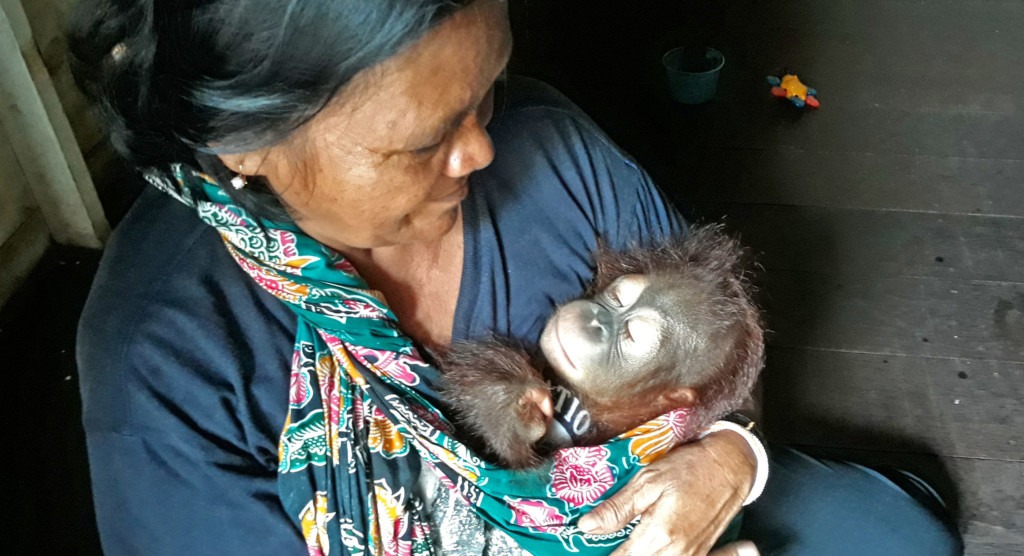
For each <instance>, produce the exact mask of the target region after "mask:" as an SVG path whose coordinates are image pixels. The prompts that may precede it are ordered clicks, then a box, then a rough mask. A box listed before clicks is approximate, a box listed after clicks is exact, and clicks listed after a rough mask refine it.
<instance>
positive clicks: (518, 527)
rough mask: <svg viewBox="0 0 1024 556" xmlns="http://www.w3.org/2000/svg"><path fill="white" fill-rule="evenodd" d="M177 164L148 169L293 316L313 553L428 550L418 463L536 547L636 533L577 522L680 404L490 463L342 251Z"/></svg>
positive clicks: (637, 464)
mask: <svg viewBox="0 0 1024 556" xmlns="http://www.w3.org/2000/svg"><path fill="white" fill-rule="evenodd" d="M172 172H173V175H174V177H175V178H176V179H175V180H173V181H172V180H168V179H166V178H163V177H161V174H159V173H156V172H151V173H149V174H147V179H148V181H150V182H151V183H152V184H154V185H155V186H157V187H158V188H160V189H162V190H164V191H165V192H167V193H169V194H170V195H172V196H173V197H175V198H176V199H177V200H179V201H181V202H182V203H185V204H186V205H188V206H190V207H192V208H193V209H195V210H196V212H197V213H198V215H199V218H200V219H202V221H203V222H205V223H206V224H208V225H210V226H213V227H214V228H216V230H217V231H218V232H219V233H220V236H221V238H222V239H223V240H224V245H225V246H226V248H227V250H228V252H229V253H230V254H231V256H232V257H233V258H234V260H235V261H236V262H237V263H238V265H239V266H240V267H241V268H242V270H244V271H245V273H246V274H248V275H249V276H250V277H251V278H252V279H253V280H255V281H256V283H257V284H259V285H260V287H262V288H263V289H264V290H266V291H267V292H269V293H271V294H273V295H274V296H275V297H276V298H278V299H279V300H281V301H282V302H284V303H285V304H287V305H288V307H289V308H291V309H292V311H294V312H295V314H296V315H297V316H298V331H297V333H296V337H295V350H294V355H293V358H292V364H291V388H290V391H289V395H288V404H289V406H288V418H287V421H286V422H285V424H284V428H283V430H282V432H281V438H280V445H279V451H280V464H279V467H278V473H279V480H278V486H279V494H280V498H281V502H282V504H283V506H284V509H285V511H287V513H288V515H289V516H291V518H292V519H293V520H294V521H295V524H296V525H297V526H298V527H299V528H300V529H301V531H302V534H303V536H304V537H305V539H306V543H307V545H308V550H309V554H311V555H317V556H333V555H377V554H387V555H403V556H404V555H421V554H433V553H434V548H433V546H432V543H431V538H430V530H429V523H430V521H429V519H428V516H426V515H424V513H425V512H424V510H423V504H422V502H421V500H420V499H419V497H418V496H417V494H416V492H415V485H416V484H417V480H418V478H419V474H420V471H421V469H422V468H423V466H424V465H425V466H426V468H427V469H429V471H430V472H433V473H436V476H437V477H438V479H439V480H440V482H441V483H442V484H443V485H445V486H447V487H448V488H449V489H451V491H452V492H453V493H455V494H456V495H458V496H459V497H461V498H462V499H463V500H465V501H466V503H467V504H469V505H470V506H471V507H472V508H473V509H474V511H476V512H477V514H478V515H479V516H480V517H481V518H483V519H484V520H486V521H487V522H489V523H491V524H492V525H493V526H495V527H497V528H499V529H500V530H502V531H504V532H505V533H507V534H508V535H510V536H511V537H512V538H513V539H515V541H516V542H518V543H519V545H520V546H522V547H523V548H524V549H526V550H527V551H529V552H532V553H534V554H550V553H560V552H563V551H566V552H579V553H584V554H607V553H609V552H611V551H612V550H613V549H614V548H615V546H617V545H618V544H620V543H621V542H622V541H624V540H625V538H626V537H628V536H629V533H630V531H631V530H632V527H633V525H630V526H628V527H626V528H625V529H623V530H621V531H618V532H616V533H612V534H608V535H587V534H584V533H582V532H581V531H580V530H579V529H578V528H576V527H575V525H574V524H575V523H576V521H577V520H578V519H579V517H580V516H581V515H582V514H583V513H585V512H586V511H587V510H589V509H590V508H592V507H593V506H595V505H596V504H597V503H598V502H600V501H601V500H604V499H605V498H607V497H608V496H610V495H611V494H613V493H614V492H615V491H616V490H617V489H618V488H619V487H620V486H622V485H623V484H625V482H626V481H628V480H629V478H630V477H632V476H633V475H634V474H635V473H636V472H637V471H638V470H639V469H640V468H641V467H643V466H644V465H647V464H648V463H650V462H651V461H653V460H655V459H656V458H658V457H659V456H661V455H662V454H664V453H665V452H667V451H668V450H669V449H671V448H672V447H673V446H674V445H675V444H677V443H678V442H679V439H680V437H681V435H682V434H683V428H684V427H685V422H686V413H685V412H681V411H680V412H673V413H670V414H668V415H664V416H662V417H660V418H658V419H656V420H654V421H651V422H649V423H647V424H645V425H643V426H641V427H639V428H637V429H635V430H632V431H629V432H627V433H625V434H623V435H621V436H619V437H617V438H615V439H612V440H611V441H609V442H607V443H605V444H603V445H601V446H591V447H579V448H566V449H563V450H559V451H558V452H556V453H555V454H554V456H553V458H551V459H550V460H549V461H547V463H546V464H544V465H543V466H542V467H540V468H539V469H535V470H525V471H510V470H506V469H502V468H501V467H499V466H496V465H493V464H490V463H487V462H485V461H483V460H481V459H480V458H479V457H478V456H477V455H476V454H474V453H473V452H472V451H471V450H469V449H468V448H467V447H466V446H465V445H463V444H462V443H461V442H459V441H458V440H457V439H456V438H455V437H454V436H452V433H453V428H452V425H451V424H450V422H449V421H448V420H447V419H446V418H445V416H444V415H442V414H441V412H440V411H439V410H438V407H439V406H440V405H441V404H440V402H439V400H438V396H437V392H436V390H435V386H436V385H437V383H438V376H439V375H438V371H437V369H435V368H434V367H433V366H431V365H430V364H429V363H427V362H426V361H425V360H424V359H423V358H422V357H421V356H420V354H419V353H418V352H417V350H416V348H415V347H414V346H413V343H412V341H411V340H410V339H409V338H408V337H406V336H405V335H403V334H402V332H401V331H400V330H399V327H398V322H397V321H396V318H395V315H394V314H393V313H392V312H391V310H390V309H388V307H387V305H386V304H385V302H384V300H383V299H382V298H381V296H380V295H379V294H378V293H377V292H375V291H373V290H370V289H369V288H368V287H367V284H366V282H365V281H363V279H362V278H360V277H359V274H358V273H357V272H356V271H355V269H354V268H352V266H351V265H350V264H349V263H348V262H347V261H346V260H345V258H344V257H342V256H341V255H340V254H339V253H337V252H336V251H334V250H332V249H330V248H328V247H326V246H324V245H321V244H320V243H318V242H317V241H315V240H313V239H312V238H310V237H309V236H307V235H305V234H304V233H302V231H301V230H300V229H299V228H297V227H296V226H295V225H293V224H282V223H274V222H267V221H263V222H261V223H258V222H257V221H256V220H255V219H254V218H253V217H252V216H250V215H249V214H247V213H246V212H245V211H244V210H242V209H241V208H240V207H238V206H237V205H235V204H233V203H232V202H231V200H230V199H229V197H228V196H227V195H226V194H225V193H224V191H223V190H222V189H221V187H220V186H218V185H217V184H216V183H215V182H214V180H213V179H212V178H210V177H208V176H206V175H204V174H200V173H198V172H195V171H193V170H191V169H189V168H188V167H186V166H182V165H175V166H173V167H172ZM259 224H262V228H261V226H260V225H259ZM634 524H635V523H634Z"/></svg>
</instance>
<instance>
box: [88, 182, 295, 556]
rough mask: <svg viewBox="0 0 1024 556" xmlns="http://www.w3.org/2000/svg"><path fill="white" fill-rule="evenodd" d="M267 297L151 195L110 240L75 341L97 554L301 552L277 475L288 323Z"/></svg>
mask: <svg viewBox="0 0 1024 556" xmlns="http://www.w3.org/2000/svg"><path fill="white" fill-rule="evenodd" d="M267 297H269V296H267V295H266V294H263V293H262V292H260V291H258V290H257V289H256V285H255V284H254V283H253V282H252V281H251V280H250V279H248V278H247V277H246V276H244V275H243V274H242V273H241V271H240V270H239V269H238V268H237V265H235V263H234V262H233V261H231V260H230V258H229V257H228V255H227V253H226V252H225V251H224V248H223V246H222V245H221V244H220V241H219V239H218V238H217V235H216V233H213V232H212V231H211V230H208V229H206V228H205V226H204V225H203V224H201V223H200V222H199V221H198V220H196V219H195V217H194V216H193V215H191V214H189V213H188V212H187V211H186V210H185V209H184V208H183V207H182V208H180V209H179V207H177V206H176V204H175V203H174V201H173V200H171V199H169V198H165V197H164V196H163V195H162V194H160V193H157V192H155V191H153V192H147V193H145V194H143V197H142V198H140V200H139V202H138V203H137V204H136V205H135V207H134V208H133V209H132V212H131V213H130V214H129V216H128V217H127V218H126V219H125V220H124V221H123V222H122V223H121V225H120V226H119V228H118V230H117V232H115V234H114V237H113V238H112V241H111V243H110V245H109V247H108V251H107V253H106V254H105V255H104V261H103V264H102V265H101V268H100V271H99V273H98V274H97V276H96V281H95V283H94V287H93V291H92V293H91V294H90V298H89V301H88V303H87V305H86V309H85V311H84V313H83V316H82V320H81V324H80V328H79V338H78V361H79V369H80V374H81V377H82V398H83V413H84V415H83V425H84V428H85V433H86V441H87V446H88V450H89V468H90V473H91V476H92V491H93V497H94V501H95V506H96V518H97V524H98V526H99V530H100V538H101V541H102V544H103V549H104V553H106V554H111V555H119V554H124V555H134V554H152V555H160V554H167V555H172V554H173V555H180V554H244V553H259V554H296V553H299V552H300V551H302V550H303V546H304V544H305V543H304V542H303V541H302V538H301V535H300V534H299V532H298V530H297V528H296V527H295V526H294V524H293V522H292V520H291V519H290V517H289V516H287V515H285V513H284V510H283V509H282V507H281V503H280V501H279V500H278V493H277V472H276V469H277V435H278V434H279V432H280V427H281V424H282V423H283V422H284V415H285V412H286V410H287V403H288V398H287V393H288V366H289V362H290V359H291V351H292V343H293V339H294V317H293V316H292V315H291V314H290V312H289V311H288V310H287V309H286V308H284V307H283V306H282V305H281V304H280V303H279V302H277V301H276V300H274V299H272V298H271V299H267ZM288 319H292V321H291V322H289V321H288Z"/></svg>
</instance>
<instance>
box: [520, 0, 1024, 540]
mask: <svg viewBox="0 0 1024 556" xmlns="http://www.w3.org/2000/svg"><path fill="white" fill-rule="evenodd" d="M512 5H513V8H514V12H513V13H514V15H515V16H516V17H515V20H514V25H516V27H515V31H516V35H517V41H518V42H517V45H516V48H517V59H516V62H517V64H518V67H517V68H516V69H519V70H522V71H524V72H526V73H530V74H534V75H538V76H541V77H543V78H544V79H545V80H547V81H549V82H551V83H553V84H555V85H556V86H558V87H559V88H561V89H562V90H563V91H565V92H566V93H567V94H568V95H569V96H570V97H572V98H573V99H574V100H576V101H577V102H578V103H579V104H580V105H581V106H583V107H584V109H586V110H587V111H588V112H589V113H590V114H591V115H592V116H594V118H595V119H596V120H597V121H598V122H599V123H600V124H601V125H602V126H603V127H604V128H605V129H606V130H607V131H608V132H609V134H610V135H611V136H612V137H613V138H614V139H615V140H616V141H617V142H619V143H620V144H621V145H622V146H623V147H624V148H626V149H627V150H628V151H631V152H632V153H633V154H635V155H636V156H637V157H638V158H639V159H640V161H641V162H642V163H643V164H644V165H645V166H646V167H647V168H648V169H649V170H650V171H651V173H652V174H653V175H654V177H655V179H656V180H657V181H658V182H659V183H660V184H661V185H662V187H663V188H664V189H665V190H666V191H667V192H668V193H669V195H670V196H672V197H673V199H674V200H675V201H676V202H677V203H678V204H679V206H680V207H681V208H683V210H684V211H685V212H686V213H687V214H689V215H691V216H692V217H695V218H698V219H701V218H702V219H713V218H719V217H722V216H724V217H726V219H727V222H728V224H729V226H730V227H731V228H732V229H733V230H735V231H737V232H739V233H741V234H742V238H743V239H744V240H745V242H746V243H748V244H749V245H751V246H752V247H754V248H755V250H757V251H758V252H760V253H761V256H760V261H761V263H762V264H763V266H764V268H765V273H764V278H763V280H762V292H763V296H764V300H765V302H764V303H765V306H766V308H767V310H768V315H769V322H770V326H771V328H772V330H773V333H772V335H771V342H770V344H771V347H770V350H769V363H768V369H767V371H766V375H765V400H766V408H765V409H766V421H767V426H768V429H769V433H770V435H771V437H772V438H773V439H775V440H781V441H785V442H789V443H793V444H797V445H801V446H805V447H807V448H808V449H810V450H817V451H822V452H827V453H838V454H840V455H843V456H844V457H848V458H854V459H859V460H863V461H868V462H878V461H891V462H897V463H900V464H902V465H906V466H909V467H910V468H912V469H914V470H916V471H918V472H919V473H922V474H924V475H926V476H928V477H929V478H930V479H932V480H933V481H936V482H938V483H939V484H940V486H941V487H942V490H943V491H944V492H945V493H946V495H947V496H949V497H950V498H951V499H952V500H953V502H954V504H955V505H956V506H957V508H956V511H957V513H958V514H959V520H960V523H961V525H962V531H963V532H964V535H965V537H966V541H967V547H968V554H999V555H1004V554H1024V494H1022V493H1024V435H1022V433H1021V430H1022V429H1024V401H1022V400H1024V70H1022V67H1024V65H1022V62H1024V2H1022V1H991V0H952V1H936V0H923V1H922V0H915V1H895V0H886V1H883V0H828V1H827V2H822V1H820V0H819V1H810V0H791V1H785V2H780V1H764V0H761V1H755V0H746V1H743V0H731V1H729V2H710V1H703V0H687V1H685V2H679V1H671V2H668V1H657V2H655V1H647V2H637V3H631V4H630V5H629V7H628V8H627V9H624V8H623V6H624V4H623V3H621V2H615V3H613V2H593V1H591V2H582V1H576V0H572V1H569V0H560V1H559V2H547V3H543V4H542V3H540V2H526V3H524V2H513V4H512ZM683 44H687V45H709V46H714V47H715V48H717V49H719V50H720V51H722V52H723V53H724V54H725V56H726V59H727V62H726V65H725V68H724V70H723V73H722V78H721V83H720V87H719V94H718V97H717V100H716V101H715V102H714V103H711V104H709V105H703V106H698V107H681V106H673V105H671V103H670V102H668V101H667V99H666V94H665V92H664V84H663V83H662V81H661V78H660V67H659V62H658V60H659V56H660V54H661V53H662V52H664V51H665V50H667V49H668V48H669V47H671V46H677V45H683ZM783 66H788V67H789V68H790V69H791V70H793V71H795V72H797V73H799V74H800V75H801V77H802V78H804V79H805V80H806V82H807V83H808V84H809V85H811V86H813V87H816V88H817V89H818V90H819V91H820V99H821V102H822V108H821V109H820V110H819V111H817V112H813V113H802V112H800V111H797V110H795V109H793V108H792V107H791V106H788V105H786V104H784V103H779V102H777V101H776V99H774V98H772V97H771V96H770V95H769V93H768V86H767V85H766V83H765V76H766V75H768V74H769V73H772V72H773V71H775V70H776V69H778V68H781V67H783Z"/></svg>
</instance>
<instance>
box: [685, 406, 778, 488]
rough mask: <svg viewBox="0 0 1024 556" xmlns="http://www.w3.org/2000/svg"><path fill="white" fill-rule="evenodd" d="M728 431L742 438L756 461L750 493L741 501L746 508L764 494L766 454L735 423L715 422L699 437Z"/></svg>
mask: <svg viewBox="0 0 1024 556" xmlns="http://www.w3.org/2000/svg"><path fill="white" fill-rule="evenodd" d="M724 430H729V431H733V432H735V433H736V434H738V435H740V436H742V437H743V439H744V440H746V441H747V444H748V445H750V450H751V451H753V452H754V457H755V458H756V459H757V471H756V475H755V476H754V484H753V485H752V486H751V487H750V493H749V494H747V499H746V500H744V501H743V505H744V506H747V505H749V504H751V503H752V502H753V501H754V500H757V499H758V498H759V497H760V496H761V493H762V492H764V486H765V484H767V483H768V452H766V451H765V449H764V445H763V444H761V441H760V440H758V439H757V437H756V436H754V435H753V434H751V432H750V431H748V430H747V429H745V428H743V427H742V426H740V425H737V424H736V423H733V422H731V421H715V422H714V423H712V425H711V426H710V427H708V428H707V430H705V431H704V432H703V433H701V435H700V437H701V438H704V437H705V436H707V435H709V434H711V433H713V432H718V431H724Z"/></svg>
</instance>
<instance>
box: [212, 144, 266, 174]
mask: <svg viewBox="0 0 1024 556" xmlns="http://www.w3.org/2000/svg"><path fill="white" fill-rule="evenodd" d="M217 158H219V159H220V161H221V163H222V164H224V166H225V167H226V168H227V169H228V170H231V171H232V172H234V173H236V174H241V175H245V176H254V175H257V174H261V173H262V172H261V171H260V169H261V168H262V167H263V164H264V163H265V162H266V160H267V153H266V152H265V151H264V150H258V151H248V152H244V153H228V154H218V155H217Z"/></svg>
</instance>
